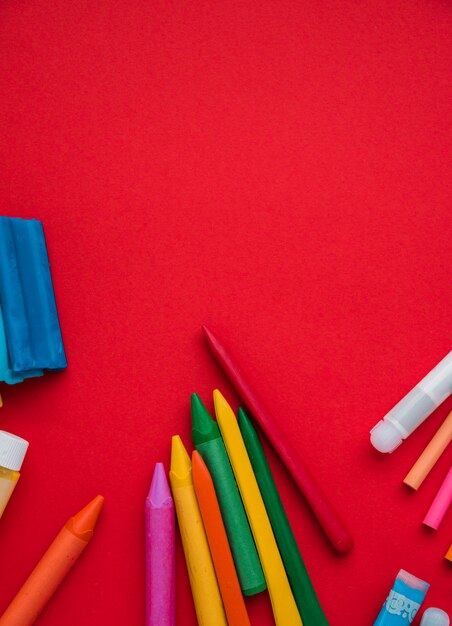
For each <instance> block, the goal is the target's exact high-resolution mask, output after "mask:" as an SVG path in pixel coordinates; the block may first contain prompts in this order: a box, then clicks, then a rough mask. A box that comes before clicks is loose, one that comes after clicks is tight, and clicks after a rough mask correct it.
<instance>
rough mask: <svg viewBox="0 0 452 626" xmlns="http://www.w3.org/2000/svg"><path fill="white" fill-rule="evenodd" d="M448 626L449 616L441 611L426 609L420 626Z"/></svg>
mask: <svg viewBox="0 0 452 626" xmlns="http://www.w3.org/2000/svg"><path fill="white" fill-rule="evenodd" d="M449 624H450V620H449V616H448V615H447V613H445V612H444V611H442V610H441V609H435V608H431V609H427V610H426V611H425V613H424V615H423V616H422V622H421V626H449Z"/></svg>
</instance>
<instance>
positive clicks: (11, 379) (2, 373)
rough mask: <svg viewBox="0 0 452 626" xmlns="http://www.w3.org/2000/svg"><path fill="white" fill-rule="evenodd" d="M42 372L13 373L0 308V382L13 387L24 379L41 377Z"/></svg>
mask: <svg viewBox="0 0 452 626" xmlns="http://www.w3.org/2000/svg"><path fill="white" fill-rule="evenodd" d="M43 373H44V372H43V371H42V370H29V371H28V372H13V370H12V369H11V366H10V364H9V357H8V347H7V345H6V335H5V327H4V324H3V315H2V309H1V307H0V382H4V383H7V384H8V385H15V384H16V383H21V382H23V381H24V380H25V379H26V378H35V377H37V376H42V375H43Z"/></svg>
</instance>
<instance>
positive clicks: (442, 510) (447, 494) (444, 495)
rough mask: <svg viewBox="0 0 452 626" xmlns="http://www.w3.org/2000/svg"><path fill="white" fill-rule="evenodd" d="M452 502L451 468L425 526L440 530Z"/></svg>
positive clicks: (429, 512) (425, 519)
mask: <svg viewBox="0 0 452 626" xmlns="http://www.w3.org/2000/svg"><path fill="white" fill-rule="evenodd" d="M451 502H452V467H450V469H449V472H448V474H447V476H446V478H445V479H444V481H443V484H442V485H441V487H440V488H439V491H438V493H437V494H436V497H435V499H434V500H433V502H432V505H431V507H430V508H429V510H428V513H427V515H426V516H425V518H424V522H423V523H424V524H425V525H426V526H430V528H434V529H435V530H438V528H439V525H440V524H441V522H442V519H443V517H444V516H445V515H446V513H447V509H448V508H449V506H450V503H451Z"/></svg>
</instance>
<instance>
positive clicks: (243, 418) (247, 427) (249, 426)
mask: <svg viewBox="0 0 452 626" xmlns="http://www.w3.org/2000/svg"><path fill="white" fill-rule="evenodd" d="M237 421H238V423H239V428H240V432H241V433H246V434H247V435H248V437H252V438H253V439H255V438H256V436H257V433H256V429H255V428H254V425H253V423H252V421H251V420H250V418H249V417H248V415H247V414H246V412H245V409H243V408H242V407H239V410H238V411H237Z"/></svg>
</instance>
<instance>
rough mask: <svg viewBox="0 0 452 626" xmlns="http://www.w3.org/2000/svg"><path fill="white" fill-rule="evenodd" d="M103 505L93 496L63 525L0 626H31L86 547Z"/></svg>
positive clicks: (4, 614)
mask: <svg viewBox="0 0 452 626" xmlns="http://www.w3.org/2000/svg"><path fill="white" fill-rule="evenodd" d="M103 503H104V499H103V497H102V496H97V497H96V498H94V500H92V501H91V502H90V503H89V504H88V505H87V506H85V508H84V509H82V510H81V511H79V512H78V513H77V514H76V515H74V517H71V518H70V519H69V520H68V521H67V522H66V524H65V525H64V526H63V528H62V529H61V531H60V532H59V533H58V535H57V536H56V538H55V539H54V541H53V543H52V544H51V545H50V547H49V548H48V550H47V552H46V553H45V554H44V556H43V557H42V559H41V560H40V561H39V563H38V564H37V565H36V567H35V569H34V570H33V571H32V573H31V574H30V576H29V578H28V579H27V580H26V582H25V583H24V585H23V586H22V588H21V589H20V591H19V593H18V594H17V595H16V597H15V598H14V600H13V601H12V602H11V604H10V605H9V607H8V608H7V609H6V611H5V612H4V613H3V615H2V617H0V626H30V624H33V623H34V622H35V620H36V619H37V617H38V616H39V614H40V613H41V611H42V610H43V608H44V607H45V605H46V604H47V602H48V601H49V600H50V598H51V597H52V596H53V594H54V593H55V591H56V590H57V588H58V586H59V585H60V583H61V582H62V581H63V580H64V578H65V577H66V575H67V574H68V573H69V571H70V570H71V568H72V566H73V565H74V564H75V563H76V561H77V559H78V558H79V557H80V555H81V554H82V552H83V551H84V550H85V548H86V546H87V545H88V542H89V540H90V539H91V537H92V536H93V533H94V528H95V526H96V523H97V519H98V517H99V514H100V511H101V509H102V505H103Z"/></svg>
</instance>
